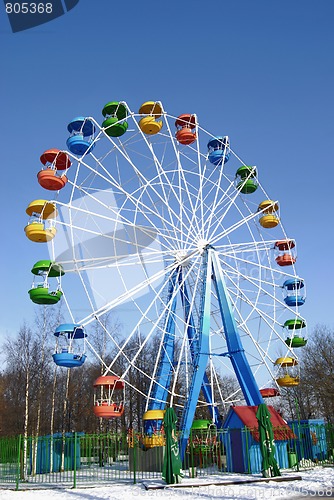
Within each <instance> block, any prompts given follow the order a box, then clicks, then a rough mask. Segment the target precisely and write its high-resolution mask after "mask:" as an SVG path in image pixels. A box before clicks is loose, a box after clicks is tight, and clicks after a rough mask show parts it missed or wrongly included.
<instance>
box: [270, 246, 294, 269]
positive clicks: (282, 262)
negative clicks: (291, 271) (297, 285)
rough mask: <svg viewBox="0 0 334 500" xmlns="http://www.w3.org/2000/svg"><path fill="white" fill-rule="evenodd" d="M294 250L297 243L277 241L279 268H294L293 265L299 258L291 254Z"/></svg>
mask: <svg viewBox="0 0 334 500" xmlns="http://www.w3.org/2000/svg"><path fill="white" fill-rule="evenodd" d="M293 248H295V242H294V241H293V240H280V241H276V243H275V250H277V252H278V255H277V257H276V259H275V260H276V262H277V264H278V265H279V266H292V264H294V263H295V262H296V260H297V258H296V256H295V254H294V253H293V252H291V250H292V249H293ZM289 250H290V251H289Z"/></svg>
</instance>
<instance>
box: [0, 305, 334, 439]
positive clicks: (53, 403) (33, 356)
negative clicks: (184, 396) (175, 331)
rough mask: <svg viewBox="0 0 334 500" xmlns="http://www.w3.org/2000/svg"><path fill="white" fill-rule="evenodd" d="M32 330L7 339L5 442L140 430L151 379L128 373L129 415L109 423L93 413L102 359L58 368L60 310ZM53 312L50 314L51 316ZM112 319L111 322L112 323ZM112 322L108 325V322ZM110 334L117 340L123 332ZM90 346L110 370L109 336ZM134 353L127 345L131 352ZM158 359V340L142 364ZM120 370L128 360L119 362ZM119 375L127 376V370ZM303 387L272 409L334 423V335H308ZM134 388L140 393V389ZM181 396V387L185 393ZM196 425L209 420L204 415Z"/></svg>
mask: <svg viewBox="0 0 334 500" xmlns="http://www.w3.org/2000/svg"><path fill="white" fill-rule="evenodd" d="M38 311H39V312H38V316H36V320H35V322H34V324H33V326H30V325H28V324H23V325H22V327H21V328H20V329H19V331H18V333H17V335H16V336H15V337H13V338H7V339H6V341H5V342H4V344H3V346H2V357H3V359H4V361H5V363H4V368H3V370H2V371H1V373H0V436H11V435H17V434H23V435H26V436H39V435H49V434H54V433H66V432H73V431H76V432H81V431H84V432H86V433H97V432H106V431H118V430H121V429H122V430H124V431H126V430H127V429H129V428H134V429H138V430H139V429H140V428H141V425H142V415H143V413H144V411H145V398H144V397H143V396H142V395H141V393H142V394H146V393H147V391H148V387H149V380H148V379H147V378H146V377H145V376H143V374H141V373H140V371H138V370H132V371H131V370H130V372H129V373H128V381H129V382H130V385H129V386H127V389H126V405H125V412H124V414H123V415H122V417H121V418H120V419H113V420H105V419H104V420H103V419H98V418H96V417H95V415H94V414H93V381H94V380H95V379H96V378H97V377H98V376H99V375H101V374H102V373H103V371H104V370H103V366H101V363H100V362H99V361H98V359H97V358H95V359H93V358H92V357H90V358H91V359H90V360H89V359H87V361H86V362H85V363H84V365H83V366H82V367H80V368H74V369H67V368H62V367H57V365H55V364H54V363H53V360H52V353H53V349H54V343H53V339H54V336H53V333H54V331H55V327H56V326H57V325H58V324H60V323H61V313H60V310H57V309H56V308H50V307H49V308H39V309H38ZM50 311H51V313H50ZM108 321H109V319H108V318H106V322H108ZM109 323H110V322H109ZM108 329H109V330H110V329H111V330H112V331H113V335H114V336H115V337H116V338H117V336H118V335H120V333H121V325H119V324H118V323H117V322H115V323H113V324H112V325H111V326H110V324H109V325H108ZM90 342H91V343H93V346H94V349H95V350H96V352H97V353H98V354H99V356H100V357H101V358H102V359H104V360H105V361H106V363H108V360H109V361H110V360H111V359H112V355H113V348H112V346H111V345H110V339H109V337H108V336H107V335H106V334H105V330H104V329H98V328H97V330H96V332H95V334H94V333H93V335H91V336H90ZM134 348H136V346H135V345H131V343H129V344H128V346H127V349H129V350H131V349H134ZM155 353H156V345H155V344H154V341H153V342H152V343H151V344H150V345H147V347H146V348H145V349H143V350H142V353H141V358H140V360H139V361H140V363H142V366H143V367H145V365H146V364H149V363H152V359H154V356H155ZM119 363H120V364H121V363H122V361H121V360H120V361H119ZM118 368H119V369H120V371H121V370H122V366H121V365H119V366H118ZM300 372H301V373H300V375H301V383H300V385H299V386H297V387H295V388H290V389H282V390H281V396H280V397H279V398H276V399H275V400H274V401H267V402H268V404H273V406H275V407H276V408H277V409H280V411H281V412H282V413H283V416H284V418H286V419H287V420H288V419H302V420H303V419H308V418H320V417H321V418H325V419H326V420H327V421H329V422H333V415H334V332H333V330H330V329H329V328H327V327H325V326H318V327H316V328H315V330H314V332H312V334H311V335H310V338H309V341H308V343H307V345H306V346H305V347H304V348H303V351H302V352H301V355H300ZM220 384H221V386H222V388H223V392H224V388H225V390H226V392H228V391H230V390H231V387H232V388H235V387H236V384H237V383H236V380H235V379H234V378H232V377H222V378H221V379H220ZM131 386H134V387H137V388H139V389H140V392H138V391H136V390H134V389H133V388H132V387H131ZM180 392H182V388H180ZM196 417H197V418H208V417H209V415H208V413H207V410H205V409H202V410H201V409H200V410H198V412H197V414H196Z"/></svg>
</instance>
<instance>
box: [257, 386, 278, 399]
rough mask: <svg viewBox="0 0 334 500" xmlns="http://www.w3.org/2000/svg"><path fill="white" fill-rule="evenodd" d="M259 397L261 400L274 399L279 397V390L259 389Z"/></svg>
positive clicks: (273, 388)
mask: <svg viewBox="0 0 334 500" xmlns="http://www.w3.org/2000/svg"><path fill="white" fill-rule="evenodd" d="M260 393H261V396H262V397H263V398H274V397H276V396H279V395H280V393H279V390H278V389H276V387H266V388H264V389H260Z"/></svg>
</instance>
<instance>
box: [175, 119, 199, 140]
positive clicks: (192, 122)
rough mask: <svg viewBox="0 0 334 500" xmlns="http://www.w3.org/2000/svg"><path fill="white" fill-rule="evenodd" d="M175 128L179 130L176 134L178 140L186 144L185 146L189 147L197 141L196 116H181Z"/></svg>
mask: <svg viewBox="0 0 334 500" xmlns="http://www.w3.org/2000/svg"><path fill="white" fill-rule="evenodd" d="M175 126H176V128H177V132H176V134H175V137H176V139H177V140H178V142H179V143H180V144H184V145H185V146H189V144H192V143H193V142H195V141H196V137H197V135H196V132H195V130H194V129H195V128H196V116H195V115H189V114H183V115H180V116H179V117H178V118H177V119H176V121H175Z"/></svg>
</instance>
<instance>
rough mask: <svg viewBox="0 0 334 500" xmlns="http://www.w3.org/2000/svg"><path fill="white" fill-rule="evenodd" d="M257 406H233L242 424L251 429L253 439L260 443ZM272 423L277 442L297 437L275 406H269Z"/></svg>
mask: <svg viewBox="0 0 334 500" xmlns="http://www.w3.org/2000/svg"><path fill="white" fill-rule="evenodd" d="M257 408H258V407H257V406H233V407H232V408H231V410H233V411H234V412H235V413H236V415H237V416H238V417H239V418H240V420H241V422H242V423H243V424H244V425H245V426H246V427H248V428H249V429H250V431H251V433H252V436H253V438H254V439H255V440H256V441H259V432H258V426H259V424H258V421H257V418H256V412H257ZM268 410H269V413H270V421H271V423H272V426H273V431H274V438H275V441H285V440H287V439H295V438H296V436H295V435H294V433H293V432H292V430H291V429H290V427H289V426H288V424H287V422H286V421H285V420H284V418H282V417H281V415H280V414H279V413H278V411H276V410H275V408H274V407H273V406H268Z"/></svg>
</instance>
